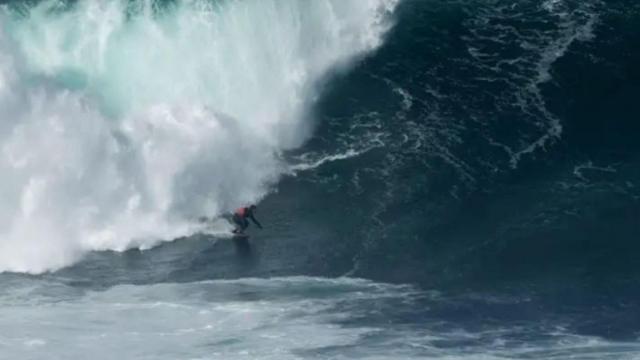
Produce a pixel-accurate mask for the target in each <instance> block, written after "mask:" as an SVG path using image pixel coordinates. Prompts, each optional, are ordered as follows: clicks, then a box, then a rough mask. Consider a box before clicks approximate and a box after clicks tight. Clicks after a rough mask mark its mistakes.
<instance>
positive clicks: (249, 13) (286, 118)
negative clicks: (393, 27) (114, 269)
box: [0, 0, 396, 272]
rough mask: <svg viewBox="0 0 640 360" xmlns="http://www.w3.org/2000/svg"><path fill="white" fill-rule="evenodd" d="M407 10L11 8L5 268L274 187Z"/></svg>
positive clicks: (28, 267) (135, 237) (105, 243)
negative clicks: (327, 102)
mask: <svg viewBox="0 0 640 360" xmlns="http://www.w3.org/2000/svg"><path fill="white" fill-rule="evenodd" d="M395 4H396V1H393V0H372V1H355V0H352V1H344V0H339V1H337V0H326V1H313V2H311V1H280V0H266V1H265V0H260V1H258V0H250V1H206V0H191V1H186V0H185V1H177V2H173V3H171V4H170V5H166V4H165V5H162V4H160V2H154V1H151V0H147V1H99V0H88V1H80V2H73V3H70V4H66V5H65V4H61V3H60V2H58V1H44V2H40V3H39V4H38V5H36V6H33V7H31V8H24V7H22V8H20V9H14V8H11V7H5V8H3V9H2V10H1V12H0V107H1V108H2V112H1V113H0V143H1V144H2V145H1V148H0V171H1V172H2V174H3V176H2V180H0V181H1V184H0V185H1V186H0V187H1V188H2V192H1V195H0V196H1V198H0V222H1V223H0V229H2V230H0V271H20V272H42V271H46V270H51V269H55V268H59V267H61V266H65V265H67V264H69V263H71V262H73V261H74V260H76V259H78V258H79V257H80V256H82V254H83V253H85V252H86V251H88V250H95V249H115V250H122V249H126V248H130V247H149V246H152V245H153V244H154V243H155V242H156V241H158V240H159V239H172V238H175V237H178V236H182V235H187V234H190V233H193V232H194V231H197V230H198V228H197V226H196V225H193V224H192V219H195V218H197V217H199V216H202V215H207V216H215V215H217V214H220V213H222V212H224V211H228V210H230V209H232V208H233V207H235V206H238V205H240V204H243V203H246V202H250V201H256V200H257V199H259V198H260V197H262V196H264V194H265V193H266V192H267V191H268V190H269V187H270V185H271V184H273V183H274V182H275V181H276V180H277V178H278V176H279V175H280V174H281V173H282V172H283V171H286V167H285V166H282V164H281V163H280V161H279V160H278V159H280V156H279V155H278V154H279V153H280V152H281V151H283V150H285V149H289V148H292V147H295V146H298V145H300V144H301V142H302V141H304V139H305V138H306V137H307V136H308V135H309V129H310V126H309V119H308V116H307V114H306V109H307V108H308V106H309V105H310V104H311V103H312V102H313V100H314V97H315V92H316V89H317V87H318V85H319V84H320V83H321V82H322V80H323V78H324V77H326V75H327V74H328V73H329V72H330V71H331V70H334V69H337V68H341V67H344V66H348V65H349V64H350V63H352V62H353V61H354V60H355V59H358V58H359V57H360V56H362V55H363V54H366V53H367V52H369V51H371V50H373V49H375V48H376V47H378V46H379V45H380V43H381V41H382V37H383V35H384V33H385V32H386V30H387V29H388V28H389V25H390V24H389V20H390V19H389V17H390V14H391V13H392V11H393V9H394V7H395ZM18 10H19V11H18Z"/></svg>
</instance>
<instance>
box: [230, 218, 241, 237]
mask: <svg viewBox="0 0 640 360" xmlns="http://www.w3.org/2000/svg"><path fill="white" fill-rule="evenodd" d="M231 220H233V223H234V224H235V225H236V228H235V229H233V231H232V232H233V233H234V234H238V233H242V231H244V228H243V226H242V225H243V221H242V220H243V219H242V218H241V217H240V216H238V215H237V214H233V217H232V218H231Z"/></svg>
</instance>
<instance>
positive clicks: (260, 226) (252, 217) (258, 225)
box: [249, 215, 262, 229]
mask: <svg viewBox="0 0 640 360" xmlns="http://www.w3.org/2000/svg"><path fill="white" fill-rule="evenodd" d="M249 218H250V219H251V221H253V223H254V224H256V226H257V227H259V228H260V229H262V225H261V224H260V222H258V220H256V218H255V217H254V216H253V215H251V216H249Z"/></svg>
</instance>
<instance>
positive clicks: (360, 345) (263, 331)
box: [0, 277, 640, 359]
mask: <svg viewBox="0 0 640 360" xmlns="http://www.w3.org/2000/svg"><path fill="white" fill-rule="evenodd" d="M5 285H7V287H6V288H8V290H9V291H8V292H6V293H4V294H3V295H2V296H0V302H1V303H2V304H3V307H2V309H1V310H0V319H2V320H1V321H0V325H2V328H3V329H8V328H10V329H12V331H11V332H0V334H2V335H1V336H0V346H2V348H3V351H2V355H3V356H4V357H3V358H7V359H18V358H19V359H41V358H47V359H69V358H82V357H84V356H86V354H87V351H90V352H91V354H92V358H93V359H113V358H126V359H302V358H312V359H327V358H336V359H346V358H349V359H351V358H356V359H399V358H402V359H520V358H522V359H531V358H535V359H561V358H562V359H565V358H573V359H607V358H612V359H631V358H633V356H634V355H633V354H634V353H635V354H637V353H638V350H640V349H638V346H637V344H632V343H622V342H621V343H611V342H608V341H605V340H601V339H598V338H596V337H589V336H579V335H573V334H571V333H570V332H569V331H567V330H566V329H563V328H562V327H561V326H557V325H553V324H551V325H548V326H547V325H545V321H544V320H540V319H539V320H536V321H535V322H531V323H526V324H525V323H515V324H511V325H507V324H502V325H501V324H495V323H494V324H490V323H487V324H485V325H484V326H482V327H480V328H475V330H474V331H470V329H467V328H466V325H465V324H464V323H463V322H461V323H456V322H455V321H446V320H445V321H443V320H442V319H441V318H438V316H437V315H436V314H435V312H433V311H430V309H429V308H430V307H432V306H433V307H435V308H437V307H442V306H443V304H446V303H447V302H455V301H460V300H462V299H460V300H455V299H446V298H444V297H442V295H440V294H438V293H435V292H424V291H419V290H417V289H415V288H413V287H410V286H405V285H389V284H381V283H374V282H370V281H365V280H359V279H350V278H340V279H325V278H311V277H285V278H273V279H252V278H248V279H241V280H217V281H205V282H194V283H185V284H155V285H140V286H133V285H119V286H115V287H113V288H110V289H108V290H104V291H86V290H84V291H83V290H81V289H77V288H76V289H74V288H71V287H68V286H66V285H63V284H62V283H55V282H46V283H45V282H39V281H34V282H33V283H31V282H29V281H25V280H24V279H22V280H21V281H20V282H19V283H15V284H13V285H11V284H7V283H5ZM62 294H64V295H63V296H62V297H61V295H62ZM479 299H480V298H479ZM61 300H62V301H61ZM467 300H468V299H467ZM467 300H463V301H467ZM482 301H483V302H485V303H492V302H493V303H495V302H499V303H501V304H503V305H507V306H508V305H509V304H511V305H513V304H517V303H518V302H521V301H526V300H523V299H518V298H515V299H508V298H505V299H496V298H487V299H483V300H482ZM461 303H462V302H461ZM461 303H460V304H458V305H456V304H455V303H453V304H452V306H450V308H451V309H455V308H456V307H459V306H461ZM430 312H431V313H433V314H431V315H430ZM70 320H72V321H70ZM70 339H73V341H70Z"/></svg>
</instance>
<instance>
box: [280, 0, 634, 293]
mask: <svg viewBox="0 0 640 360" xmlns="http://www.w3.org/2000/svg"><path fill="white" fill-rule="evenodd" d="M639 14H640V11H639V7H638V4H636V3H634V2H631V1H599V0H589V1H580V2H574V1H563V0H554V1H538V0H522V1H516V2H513V1H500V0H492V1H418V0H415V1H404V2H402V3H401V4H400V5H399V7H398V8H397V10H396V16H397V25H396V26H395V27H394V29H393V31H392V32H391V33H390V34H389V36H388V39H387V40H386V42H385V44H384V46H383V47H382V48H381V49H380V50H379V51H377V52H376V54H375V55H374V56H372V57H371V58H368V59H367V60H366V61H365V62H364V63H363V64H362V65H361V66H359V67H358V68H356V69H354V71H352V72H351V73H349V75H348V76H346V77H344V78H342V79H339V80H338V81H335V82H333V83H332V87H331V90H330V91H327V93H326V96H325V97H324V98H323V100H322V102H321V104H319V106H318V107H319V110H318V113H319V114H320V115H319V116H320V117H321V118H322V121H321V126H320V128H319V129H318V130H317V132H316V136H314V137H313V138H312V139H311V140H310V141H309V142H308V144H307V145H306V146H305V147H304V148H303V149H302V150H301V151H299V152H296V153H295V154H293V155H292V158H293V160H292V161H293V162H294V165H293V166H294V168H295V169H307V170H308V172H307V173H305V175H304V176H301V177H298V178H296V179H292V180H289V179H287V180H286V184H285V185H283V186H282V189H294V190H290V191H289V193H288V194H287V198H288V199H298V198H301V199H304V200H303V201H300V202H298V201H297V200H287V201H290V202H293V203H294V204H296V206H299V207H300V208H301V209H302V210H297V213H296V214H290V216H291V217H298V218H299V217H300V215H298V213H300V214H306V213H307V212H311V213H313V218H312V217H311V216H309V217H306V216H304V215H302V217H304V219H303V220H301V222H303V223H306V224H309V228H310V229H315V228H322V229H330V230H325V231H326V233H328V235H323V236H327V237H333V238H336V239H340V240H339V241H327V242H326V243H324V244H323V245H322V246H319V247H318V248H323V247H327V246H328V247H330V248H331V249H332V251H331V252H326V255H324V256H318V257H316V258H317V262H318V264H322V263H323V262H329V263H330V264H331V265H330V266H327V268H328V269H331V270H330V271H335V273H347V274H355V275H359V276H363V277H368V278H375V279H384V280H391V281H399V282H405V281H417V282H421V283H423V284H428V285H430V286H452V285H453V284H457V285H459V286H463V287H467V286H478V285H481V284H484V285H486V286H492V287H494V286H497V285H498V284H504V282H505V281H507V283H510V284H512V285H513V286H524V284H527V283H529V284H531V283H533V284H539V283H544V284H546V285H550V286H552V287H557V288H561V287H564V286H567V284H571V286H576V287H586V288H590V289H597V291H601V290H603V289H608V287H610V286H614V285H613V284H620V283H622V284H626V285H625V286H629V282H631V283H633V284H637V280H638V279H640V274H639V273H638V269H639V268H640V267H638V260H637V259H636V258H634V257H633V256H631V255H629V254H633V253H637V251H638V245H637V240H636V239H638V238H639V237H640V232H639V228H638V225H637V224H638V222H637V219H638V216H640V202H639V201H638V199H640V192H639V191H638V189H640V187H639V185H640V174H639V173H638V171H637V169H638V164H639V159H640V147H639V146H638V142H637V134H638V131H640V128H639V127H638V121H637V120H635V119H636V118H637V117H638V114H640V109H639V108H638V105H637V101H636V100H634V96H635V95H634V94H636V95H637V94H638V93H639V91H640V89H639V88H638V84H639V83H640V77H639V76H638V70H637V65H635V64H636V63H637V62H638V61H639V60H640V53H639V52H638V47H637V45H636V44H637V43H638V40H639V39H640V37H639V35H638V32H637V30H635V29H638V26H639V24H640V16H639ZM632 134H636V135H632ZM278 201H281V200H278ZM306 202H312V203H313V205H310V206H308V205H306ZM285 204H286V205H287V206H290V204H289V203H286V202H285ZM318 204H321V206H320V207H321V208H323V210H316V208H317V207H318ZM338 269H339V270H338ZM559 278H562V279H564V280H562V281H558V279H559ZM569 279H570V280H569ZM539 281H541V282H539ZM625 286H622V288H625ZM634 286H635V285H634ZM607 291H608V290H607Z"/></svg>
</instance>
